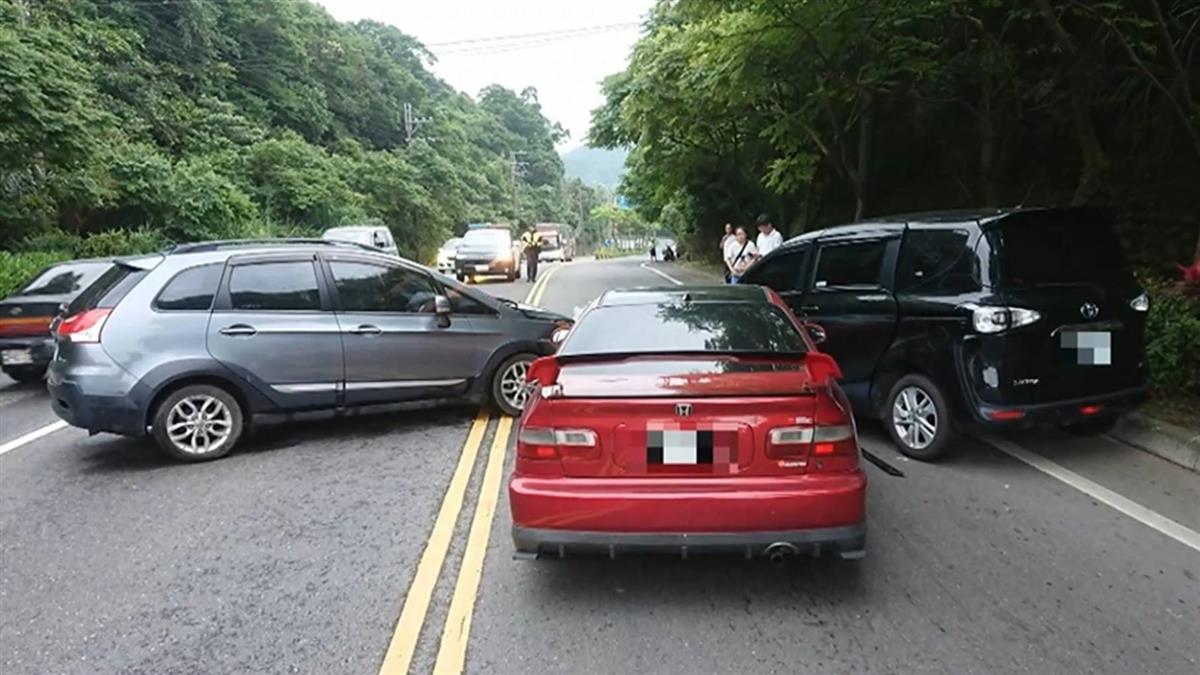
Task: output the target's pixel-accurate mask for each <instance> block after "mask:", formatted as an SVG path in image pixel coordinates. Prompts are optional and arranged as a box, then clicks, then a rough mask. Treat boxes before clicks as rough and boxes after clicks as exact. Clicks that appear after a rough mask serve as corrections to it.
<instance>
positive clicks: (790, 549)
mask: <svg viewBox="0 0 1200 675" xmlns="http://www.w3.org/2000/svg"><path fill="white" fill-rule="evenodd" d="M799 552H800V551H799V550H798V549H797V548H796V547H795V546H793V545H792V544H789V543H787V542H786V541H777V542H775V543H774V544H771V545H770V546H768V547H767V550H766V554H767V559H768V560H770V561H771V564H772V565H775V566H780V565H782V564H783V563H784V561H786V560H787V559H788V558H790V557H791V556H794V555H796V554H797V553H799Z"/></svg>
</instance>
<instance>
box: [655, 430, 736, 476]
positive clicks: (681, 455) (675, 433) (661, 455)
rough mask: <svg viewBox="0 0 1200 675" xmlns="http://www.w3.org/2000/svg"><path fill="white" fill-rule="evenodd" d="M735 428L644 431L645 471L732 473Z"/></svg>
mask: <svg viewBox="0 0 1200 675" xmlns="http://www.w3.org/2000/svg"><path fill="white" fill-rule="evenodd" d="M736 446H737V429H735V428H729V429H725V428H720V429H713V428H709V429H681V428H679V427H678V426H676V425H673V424H664V425H661V426H660V425H648V426H647V428H646V470H647V471H649V472H651V473H655V472H667V473H671V472H681V471H682V472H684V473H714V472H716V473H721V474H725V473H736V472H737V466H738V463H737V462H738V459H737V447H736Z"/></svg>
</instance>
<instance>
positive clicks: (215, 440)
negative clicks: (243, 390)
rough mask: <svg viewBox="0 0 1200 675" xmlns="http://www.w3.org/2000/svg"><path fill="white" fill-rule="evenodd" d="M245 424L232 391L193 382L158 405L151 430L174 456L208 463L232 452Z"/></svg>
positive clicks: (164, 448)
mask: <svg viewBox="0 0 1200 675" xmlns="http://www.w3.org/2000/svg"><path fill="white" fill-rule="evenodd" d="M180 424H184V425H190V426H183V427H180V426H179V425H180ZM172 427H174V428H172ZM244 427H245V415H244V413H243V411H242V406H241V404H240V403H238V400H237V399H236V398H235V397H234V396H233V395H232V394H230V393H229V392H228V391H226V390H224V389H222V388H220V387H216V386H213V385H211V384H192V385H188V386H185V387H181V388H179V389H177V390H175V391H173V392H171V393H170V394H168V395H167V397H166V398H164V399H163V400H162V402H161V403H159V404H158V408H156V409H155V411H154V421H153V423H152V425H151V433H152V434H153V436H154V440H155V441H156V442H157V443H158V447H159V448H160V449H162V451H163V452H165V453H167V454H168V455H170V456H171V457H173V458H174V459H177V460H179V461H181V462H205V461H209V460H213V459H218V458H220V457H224V456H225V455H227V454H229V452H230V451H232V450H233V449H234V447H235V446H237V442H238V440H239V439H240V438H241V437H242V432H243V431H244ZM205 439H207V440H205Z"/></svg>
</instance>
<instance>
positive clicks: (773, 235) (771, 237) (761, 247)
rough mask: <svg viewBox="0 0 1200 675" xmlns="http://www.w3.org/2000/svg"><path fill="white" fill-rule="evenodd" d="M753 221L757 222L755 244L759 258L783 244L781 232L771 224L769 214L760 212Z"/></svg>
mask: <svg viewBox="0 0 1200 675" xmlns="http://www.w3.org/2000/svg"><path fill="white" fill-rule="evenodd" d="M755 222H757V223H758V241H756V242H755V245H756V246H757V247H758V257H759V258H761V257H763V256H764V255H766V254H768V253H770V252H771V251H774V250H775V249H777V248H779V247H780V246H783V233H781V232H780V231H779V230H777V229H775V226H774V225H772V224H771V217H770V216H768V215H767V214H765V213H764V214H761V215H760V216H759V217H758V220H757V221H755Z"/></svg>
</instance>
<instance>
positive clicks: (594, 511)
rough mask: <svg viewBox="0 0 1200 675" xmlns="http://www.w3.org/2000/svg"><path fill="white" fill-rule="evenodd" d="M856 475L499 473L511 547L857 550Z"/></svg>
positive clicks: (863, 483) (861, 522) (860, 503)
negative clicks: (504, 477) (504, 481)
mask: <svg viewBox="0 0 1200 675" xmlns="http://www.w3.org/2000/svg"><path fill="white" fill-rule="evenodd" d="M866 488H867V479H866V475H865V474H864V473H862V472H861V471H855V472H851V473H842V474H809V475H799V476H764V477H729V478H715V477H707V478H674V479H671V478H663V479H658V478H616V477H610V478H550V477H540V476H514V477H513V478H512V479H511V480H510V481H509V502H510V504H511V506H512V514H513V542H514V544H515V545H516V548H517V551H518V552H521V553H532V554H541V553H554V554H560V553H564V552H566V551H568V550H572V551H585V552H601V553H605V554H609V555H611V554H615V553H616V552H617V551H621V550H630V551H671V552H675V553H684V554H686V553H687V552H689V551H713V552H738V553H744V554H747V555H763V554H765V553H767V549H768V548H769V547H770V546H771V545H772V544H788V545H791V546H792V547H794V548H795V549H796V550H798V551H801V552H814V551H816V552H820V551H829V552H837V553H841V554H844V555H845V556H846V557H856V556H860V555H861V552H862V551H863V550H864V542H865V533H866V528H865V523H866Z"/></svg>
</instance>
